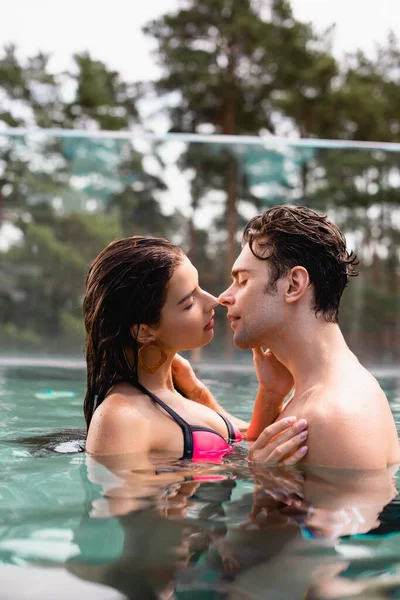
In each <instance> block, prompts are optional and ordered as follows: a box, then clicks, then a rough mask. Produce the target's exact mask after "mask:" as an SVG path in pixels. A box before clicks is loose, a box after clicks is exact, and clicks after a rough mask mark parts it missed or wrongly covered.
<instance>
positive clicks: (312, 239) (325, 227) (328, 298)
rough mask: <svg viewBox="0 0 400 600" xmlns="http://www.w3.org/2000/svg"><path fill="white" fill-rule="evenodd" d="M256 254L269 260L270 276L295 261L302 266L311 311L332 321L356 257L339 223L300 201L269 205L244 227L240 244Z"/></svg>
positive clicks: (271, 287)
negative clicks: (311, 300) (306, 276)
mask: <svg viewBox="0 0 400 600" xmlns="http://www.w3.org/2000/svg"><path fill="white" fill-rule="evenodd" d="M246 243H248V244H249V247H250V250H251V251H252V253H253V254H254V256H256V257H257V258H259V259H261V260H268V264H269V265H270V267H271V281H270V283H269V288H268V291H270V292H273V291H274V290H275V289H276V282H277V281H278V279H280V278H281V277H283V276H284V275H286V274H287V273H288V272H289V271H290V269H292V268H293V267H295V266H301V267H304V268H305V269H306V270H307V271H308V274H309V277H310V284H311V285H312V286H313V289H314V305H313V307H312V308H313V310H314V312H315V314H316V315H317V314H318V313H322V315H323V317H324V318H325V320H326V321H328V322H332V323H337V322H338V316H339V304H340V298H341V296H342V293H343V290H344V288H345V287H346V285H347V283H348V281H349V277H352V276H355V275H358V273H357V271H356V266H357V265H358V261H357V257H356V255H355V254H354V253H353V252H350V253H349V252H348V250H347V248H346V240H345V237H344V235H343V233H342V232H341V231H340V229H339V228H338V227H337V226H336V225H335V224H334V223H332V221H330V220H329V219H328V218H327V217H326V216H324V215H321V214H319V213H317V212H316V211H315V210H312V209H311V208H307V207H305V206H274V207H272V208H269V209H268V210H266V211H265V212H264V213H263V214H262V215H259V216H257V217H254V218H253V219H251V220H250V221H249V222H248V223H247V225H246V227H245V230H244V234H243V244H246Z"/></svg>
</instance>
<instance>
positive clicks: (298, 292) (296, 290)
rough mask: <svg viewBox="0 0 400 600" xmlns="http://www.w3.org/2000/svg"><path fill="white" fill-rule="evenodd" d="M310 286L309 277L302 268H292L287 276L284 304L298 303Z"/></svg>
mask: <svg viewBox="0 0 400 600" xmlns="http://www.w3.org/2000/svg"><path fill="white" fill-rule="evenodd" d="M309 285H310V276H309V274H308V271H307V269H305V268H304V267H293V269H291V270H290V272H289V275H288V276H287V286H286V292H285V300H286V302H288V303H290V304H292V303H293V302H298V300H300V298H302V297H303V296H304V294H305V293H306V291H307V289H308V286H309Z"/></svg>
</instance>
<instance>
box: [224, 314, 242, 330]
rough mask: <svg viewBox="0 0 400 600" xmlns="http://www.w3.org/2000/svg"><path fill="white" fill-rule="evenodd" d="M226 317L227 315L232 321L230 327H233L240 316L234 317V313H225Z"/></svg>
mask: <svg viewBox="0 0 400 600" xmlns="http://www.w3.org/2000/svg"><path fill="white" fill-rule="evenodd" d="M227 317H228V319H229V320H230V321H232V323H231V327H232V328H234V327H235V325H236V323H237V322H238V321H239V319H240V317H236V316H235V315H230V314H228V315H227Z"/></svg>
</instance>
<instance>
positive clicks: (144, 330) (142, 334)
mask: <svg viewBox="0 0 400 600" xmlns="http://www.w3.org/2000/svg"><path fill="white" fill-rule="evenodd" d="M131 335H132V337H133V338H135V339H137V341H138V342H139V343H140V344H143V345H145V344H150V342H154V339H155V335H154V330H153V329H152V328H151V327H149V326H148V325H132V327H131Z"/></svg>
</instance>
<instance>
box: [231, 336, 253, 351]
mask: <svg viewBox="0 0 400 600" xmlns="http://www.w3.org/2000/svg"><path fill="white" fill-rule="evenodd" d="M233 343H234V344H235V346H236V348H238V349H239V350H250V349H251V348H253V346H252V345H251V343H250V342H249V340H243V339H240V337H239V336H235V335H234V336H233Z"/></svg>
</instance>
